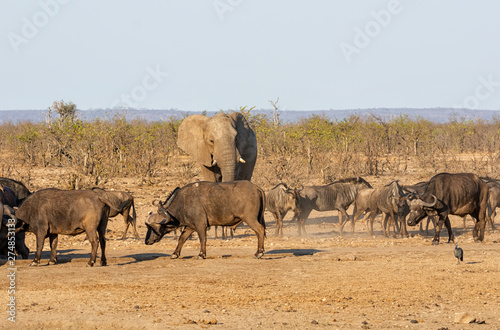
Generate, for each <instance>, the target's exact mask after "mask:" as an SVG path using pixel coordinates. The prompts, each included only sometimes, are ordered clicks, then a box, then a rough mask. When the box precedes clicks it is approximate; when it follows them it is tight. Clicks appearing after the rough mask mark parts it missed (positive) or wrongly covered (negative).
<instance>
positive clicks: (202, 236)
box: [179, 227, 227, 259]
mask: <svg viewBox="0 0 500 330" xmlns="http://www.w3.org/2000/svg"><path fill="white" fill-rule="evenodd" d="M221 228H222V232H223V233H224V229H226V228H227V227H221ZM196 233H197V234H198V239H199V240H200V253H199V254H198V258H197V259H200V258H201V259H205V258H206V257H207V229H206V228H197V230H196ZM180 252H181V251H180V250H179V253H180Z"/></svg>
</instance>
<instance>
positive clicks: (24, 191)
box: [0, 178, 31, 205]
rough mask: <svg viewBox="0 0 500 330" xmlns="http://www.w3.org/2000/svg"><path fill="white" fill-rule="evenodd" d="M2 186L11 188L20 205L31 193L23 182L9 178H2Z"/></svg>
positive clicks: (0, 181)
mask: <svg viewBox="0 0 500 330" xmlns="http://www.w3.org/2000/svg"><path fill="white" fill-rule="evenodd" d="M0 186H2V187H9V188H10V189H12V191H13V192H14V194H15V195H16V197H17V204H18V205H20V204H21V203H22V202H23V201H24V200H25V199H26V198H27V197H28V196H29V195H31V191H29V189H28V188H26V186H25V185H24V184H23V183H22V182H21V181H17V180H14V179H9V178H0Z"/></svg>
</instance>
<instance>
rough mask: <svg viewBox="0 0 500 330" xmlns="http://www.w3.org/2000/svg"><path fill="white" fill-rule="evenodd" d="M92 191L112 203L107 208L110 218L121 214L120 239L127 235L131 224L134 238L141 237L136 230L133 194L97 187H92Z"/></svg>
mask: <svg viewBox="0 0 500 330" xmlns="http://www.w3.org/2000/svg"><path fill="white" fill-rule="evenodd" d="M92 191H94V192H95V193H96V194H98V195H99V196H101V197H102V198H104V199H106V200H107V201H108V202H109V204H110V205H112V208H111V209H110V210H109V217H110V218H113V217H116V216H117V215H118V214H121V215H122V216H123V221H124V222H125V230H124V231H123V236H122V238H121V239H125V238H126V237H127V231H128V227H129V226H130V225H132V229H133V230H134V235H135V238H136V239H140V238H141V237H140V236H139V233H138V232H137V226H136V219H137V214H136V212H135V206H134V196H132V195H131V194H129V193H128V192H125V191H109V190H104V189H102V188H97V187H95V188H92ZM130 210H132V215H130Z"/></svg>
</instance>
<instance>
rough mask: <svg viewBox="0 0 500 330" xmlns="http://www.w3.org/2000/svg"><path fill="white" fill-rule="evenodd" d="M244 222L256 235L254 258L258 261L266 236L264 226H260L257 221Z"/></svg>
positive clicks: (262, 252) (262, 251)
mask: <svg viewBox="0 0 500 330" xmlns="http://www.w3.org/2000/svg"><path fill="white" fill-rule="evenodd" d="M245 222H246V223H247V225H248V227H250V229H252V230H253V231H254V232H255V234H256V235H257V252H256V253H255V257H257V258H259V259H260V258H262V256H263V255H264V235H265V234H266V230H265V228H264V226H262V225H261V224H260V222H259V220H258V219H255V220H254V221H245Z"/></svg>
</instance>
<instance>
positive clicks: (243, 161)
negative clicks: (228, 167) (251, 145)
mask: <svg viewBox="0 0 500 330" xmlns="http://www.w3.org/2000/svg"><path fill="white" fill-rule="evenodd" d="M238 161H239V162H240V163H243V164H245V163H246V162H245V160H244V159H243V158H242V157H240V159H238Z"/></svg>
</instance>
